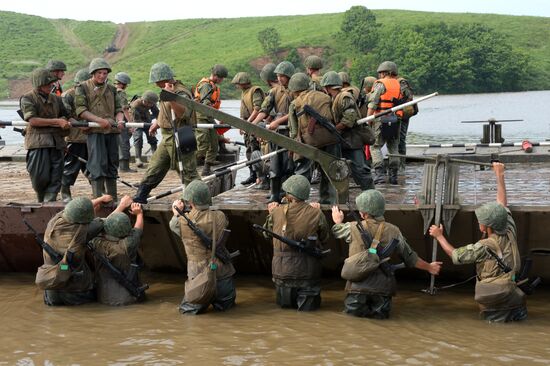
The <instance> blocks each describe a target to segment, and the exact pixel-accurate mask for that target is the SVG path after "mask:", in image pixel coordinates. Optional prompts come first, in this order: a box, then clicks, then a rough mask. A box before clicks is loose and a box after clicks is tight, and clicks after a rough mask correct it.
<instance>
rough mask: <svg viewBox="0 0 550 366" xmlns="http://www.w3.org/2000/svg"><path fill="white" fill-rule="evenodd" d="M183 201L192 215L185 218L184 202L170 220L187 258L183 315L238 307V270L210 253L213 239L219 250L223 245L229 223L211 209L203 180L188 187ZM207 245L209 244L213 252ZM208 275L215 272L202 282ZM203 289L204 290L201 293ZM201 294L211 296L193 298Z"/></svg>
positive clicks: (176, 207) (209, 197)
mask: <svg viewBox="0 0 550 366" xmlns="http://www.w3.org/2000/svg"><path fill="white" fill-rule="evenodd" d="M183 200H184V201H185V202H187V203H189V205H190V206H191V211H190V212H189V213H188V214H186V213H185V212H184V206H185V205H184V202H183V201H182V200H177V201H174V203H173V204H172V211H173V213H174V216H173V217H172V220H170V229H171V230H172V231H173V232H174V233H175V234H176V235H177V236H179V237H180V238H181V239H182V241H183V246H184V247H185V254H186V255H187V281H186V283H185V296H184V297H183V301H182V302H181V304H180V306H179V310H180V313H182V314H189V315H195V314H199V313H202V312H204V311H206V309H208V307H209V306H210V304H212V306H213V307H214V309H215V310H218V311H225V310H229V309H230V308H232V307H233V306H234V305H235V298H236V297H237V294H236V292H235V285H234V283H233V275H234V274H235V268H234V267H233V264H232V263H231V261H230V260H226V261H225V262H224V261H221V260H218V257H217V256H216V258H215V259H214V258H213V255H212V249H211V245H212V240H213V239H216V243H217V246H219V245H222V244H223V243H221V242H220V241H219V239H220V238H222V237H223V234H224V231H225V229H226V228H227V225H228V224H229V222H228V221H227V218H226V217H225V214H224V213H223V212H221V211H218V210H210V209H209V208H210V206H211V205H212V197H211V196H210V190H209V189H208V185H207V184H206V183H204V182H203V181H201V180H194V181H192V182H191V183H189V185H187V187H186V188H185V191H184V192H183ZM181 214H183V215H185V217H183V216H180V215H181ZM188 220H189V221H188ZM214 230H215V233H214ZM199 235H200V236H199ZM201 236H202V239H201ZM204 241H210V242H209V244H210V248H208V247H207V246H206V243H205V242H204ZM216 254H218V251H216ZM205 271H207V272H209V271H213V272H214V276H213V279H212V280H210V279H209V280H208V281H202V280H201V278H205V276H204V275H205ZM200 287H203V288H204V289H203V290H200ZM199 292H203V293H210V294H211V295H210V296H195V297H194V295H196V294H197V293H199ZM199 299H200V300H199Z"/></svg>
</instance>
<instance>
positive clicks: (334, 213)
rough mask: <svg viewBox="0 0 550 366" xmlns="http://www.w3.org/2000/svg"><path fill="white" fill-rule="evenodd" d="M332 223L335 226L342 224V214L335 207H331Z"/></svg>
mask: <svg viewBox="0 0 550 366" xmlns="http://www.w3.org/2000/svg"><path fill="white" fill-rule="evenodd" d="M332 221H334V223H335V224H341V223H342V222H344V213H343V212H342V211H341V210H340V209H339V208H338V206H336V205H335V206H332Z"/></svg>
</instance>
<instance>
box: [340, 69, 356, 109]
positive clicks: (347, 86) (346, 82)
mask: <svg viewBox="0 0 550 366" xmlns="http://www.w3.org/2000/svg"><path fill="white" fill-rule="evenodd" d="M338 76H339V77H340V79H341V80H342V91H344V92H350V93H351V95H353V98H354V100H355V103H356V104H357V103H359V97H360V96H361V90H359V88H358V87H356V86H355V85H351V79H350V77H349V74H348V73H347V72H345V71H340V72H339V73H338Z"/></svg>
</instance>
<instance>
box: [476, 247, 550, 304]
mask: <svg viewBox="0 0 550 366" xmlns="http://www.w3.org/2000/svg"><path fill="white" fill-rule="evenodd" d="M485 250H486V251H487V254H489V255H490V256H491V257H493V258H494V260H496V261H497V265H498V266H499V267H500V269H501V270H502V271H503V272H504V273H509V272H511V271H512V268H510V267H509V266H508V265H507V264H506V263H504V261H503V260H502V258H501V257H499V256H498V255H497V254H496V253H495V252H494V251H493V250H492V249H491V248H489V247H487V246H486V247H485ZM532 264H533V260H532V259H531V258H529V257H526V258H524V259H523V263H522V266H521V270H520V271H519V276H517V277H515V278H513V280H514V281H515V282H516V284H517V286H518V287H519V288H520V289H521V290H522V291H523V292H525V294H527V295H531V294H532V293H533V291H534V290H535V287H537V286H538V285H539V284H540V283H541V282H542V281H541V279H540V277H537V278H535V279H534V280H533V281H532V282H529V278H528V275H529V271H530V270H531V266H532Z"/></svg>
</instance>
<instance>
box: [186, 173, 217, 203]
mask: <svg viewBox="0 0 550 366" xmlns="http://www.w3.org/2000/svg"><path fill="white" fill-rule="evenodd" d="M183 199H184V200H185V201H188V202H192V203H193V204H194V205H195V206H197V207H198V208H207V207H208V206H210V205H211V204H212V196H210V189H209V188H208V185H207V184H206V183H204V182H203V181H202V180H194V181H192V182H191V183H189V184H188V185H187V187H185V190H184V191H183Z"/></svg>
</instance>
